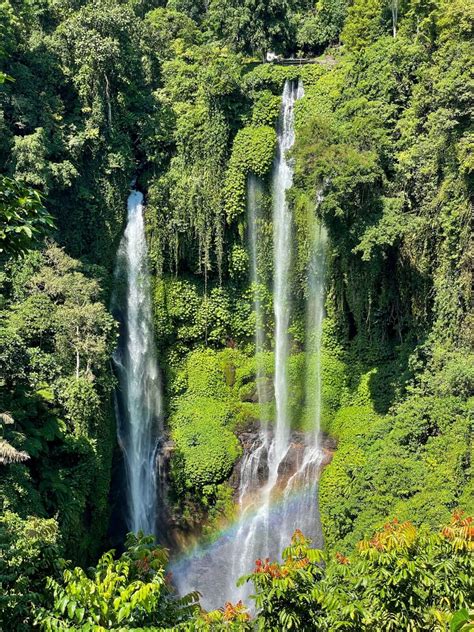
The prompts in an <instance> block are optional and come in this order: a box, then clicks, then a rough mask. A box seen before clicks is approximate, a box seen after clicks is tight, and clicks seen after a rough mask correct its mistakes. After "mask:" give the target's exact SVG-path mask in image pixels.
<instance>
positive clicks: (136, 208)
mask: <svg viewBox="0 0 474 632" xmlns="http://www.w3.org/2000/svg"><path fill="white" fill-rule="evenodd" d="M127 207H128V217H127V226H126V229H125V233H124V235H123V237H122V240H121V242H120V246H119V249H118V253H117V263H116V269H115V292H114V297H113V312H114V314H115V316H116V317H117V319H118V321H119V323H120V343H119V346H118V348H117V350H116V352H115V354H114V357H113V360H114V365H115V371H116V375H117V377H118V381H119V385H118V388H117V389H116V409H117V433H118V440H119V444H120V447H121V449H122V451H123V457H124V463H125V471H126V486H127V488H126V500H127V511H126V517H127V528H128V530H130V531H133V532H135V533H136V532H138V531H140V530H141V531H143V532H144V533H147V534H148V533H156V520H157V514H158V508H157V476H156V470H157V451H158V445H159V441H160V438H161V435H162V423H161V417H162V390H161V380H160V373H159V369H158V362H157V357H156V345H155V338H154V333H153V318H152V307H151V287H150V276H149V271H148V265H147V257H148V253H147V245H146V239H145V228H144V219H143V195H142V194H141V193H140V192H139V191H132V192H131V193H130V196H129V198H128V203H127Z"/></svg>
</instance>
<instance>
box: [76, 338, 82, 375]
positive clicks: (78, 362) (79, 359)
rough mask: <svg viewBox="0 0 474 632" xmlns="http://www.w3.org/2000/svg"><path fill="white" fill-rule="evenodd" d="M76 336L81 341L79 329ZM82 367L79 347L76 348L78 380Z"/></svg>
mask: <svg viewBox="0 0 474 632" xmlns="http://www.w3.org/2000/svg"><path fill="white" fill-rule="evenodd" d="M76 336H77V339H78V340H79V327H76ZM80 366H81V358H80V356H79V347H77V346H76V380H78V379H79V368H80Z"/></svg>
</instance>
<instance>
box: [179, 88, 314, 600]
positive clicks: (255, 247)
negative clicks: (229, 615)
mask: <svg viewBox="0 0 474 632" xmlns="http://www.w3.org/2000/svg"><path fill="white" fill-rule="evenodd" d="M302 96H303V87H302V85H301V83H298V84H296V83H295V82H290V81H287V82H286V83H285V87H284V91H283V98H282V106H281V114H280V120H279V125H278V149H277V153H276V157H275V161H274V166H273V179H272V199H273V207H272V221H273V305H274V319H275V331H274V341H275V346H274V383H273V387H274V396H275V420H274V423H273V424H269V423H268V419H266V418H264V417H263V418H261V411H262V406H261V404H262V401H263V400H264V398H265V396H266V392H265V389H264V388H263V387H262V384H263V383H264V381H265V380H267V383H268V380H269V376H265V372H264V367H263V365H262V363H261V359H260V357H261V353H260V352H261V351H262V350H263V349H264V348H265V329H264V325H265V323H264V320H263V310H262V304H261V300H260V294H259V285H261V281H262V280H261V278H260V277H261V273H260V270H259V261H260V260H261V259H262V256H264V255H265V253H261V252H260V251H259V247H260V244H261V243H262V240H261V239H259V230H258V227H259V219H260V218H261V213H262V208H261V202H260V201H261V197H262V185H261V182H260V181H259V180H258V179H257V178H256V177H254V176H249V178H248V180H247V225H248V249H249V261H250V281H251V287H252V288H253V304H254V310H255V322H256V328H255V348H256V356H255V361H256V399H257V402H258V404H259V406H258V410H259V411H260V415H259V419H258V422H259V429H258V430H257V432H254V433H253V434H252V433H250V434H251V436H252V437H253V439H252V441H251V444H250V445H246V446H245V449H244V454H243V456H242V459H241V462H240V467H239V489H238V491H237V502H238V506H237V510H238V519H237V521H236V523H235V524H234V525H232V527H231V528H230V529H228V530H227V531H225V532H224V533H223V534H221V536H220V537H219V538H218V539H217V540H216V541H215V542H213V543H212V544H210V545H209V544H208V545H203V546H197V547H196V548H195V549H194V550H193V551H192V553H191V554H189V555H187V556H183V558H182V559H180V560H177V561H176V562H175V563H174V564H173V565H172V573H173V577H174V580H175V583H176V585H177V587H178V590H179V592H180V593H181V594H184V593H186V592H189V591H191V590H198V591H199V592H200V593H201V594H202V599H201V603H202V604H203V606H204V607H205V608H207V609H212V608H216V607H220V606H222V605H223V604H224V603H225V602H226V601H228V600H229V599H230V600H232V601H234V602H235V601H237V600H240V599H242V600H244V601H245V602H246V604H247V605H248V606H250V607H252V603H251V600H249V595H250V594H251V592H252V585H251V584H244V585H242V586H239V587H237V586H236V582H237V580H238V578H239V577H241V576H242V575H245V574H247V573H249V572H251V571H252V569H253V568H254V565H255V560H256V559H258V558H267V557H269V558H273V559H279V558H280V555H281V551H282V550H283V548H285V547H286V546H287V545H288V543H289V541H290V539H291V536H292V534H293V532H294V531H295V529H297V528H299V529H301V530H302V531H303V532H304V533H305V534H306V535H307V536H308V537H310V538H311V539H312V541H313V544H314V545H315V546H319V545H321V527H320V523H319V509H318V498H317V491H318V489H317V488H318V480H319V473H320V468H321V464H322V460H323V450H322V448H321V446H320V440H319V439H320V417H321V394H322V391H321V336H322V323H323V316H324V268H325V266H324V263H325V244H326V233H325V231H324V229H323V228H320V227H319V226H318V227H316V228H315V230H314V239H313V243H312V253H313V254H312V258H311V261H310V263H309V266H308V296H307V349H306V352H307V358H308V362H307V367H306V402H305V409H306V412H307V416H308V415H309V421H308V420H307V423H306V426H307V427H306V430H305V431H300V432H294V431H292V429H291V424H292V419H291V414H290V411H289V410H288V401H289V379H288V362H289V355H290V341H289V326H290V316H291V312H290V302H291V288H290V283H291V265H292V237H293V228H292V226H293V220H292V216H291V210H290V208H289V205H288V201H287V191H288V189H289V188H290V187H291V185H292V181H293V164H292V161H291V159H290V158H289V156H288V150H289V149H291V147H292V145H293V143H294V140H295V131H294V107H295V103H296V101H297V100H298V99H299V98H301V97H302Z"/></svg>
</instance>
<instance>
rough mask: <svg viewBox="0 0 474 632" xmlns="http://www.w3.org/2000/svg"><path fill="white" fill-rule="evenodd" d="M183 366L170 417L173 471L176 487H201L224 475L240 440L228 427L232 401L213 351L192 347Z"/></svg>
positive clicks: (225, 476) (231, 419)
mask: <svg viewBox="0 0 474 632" xmlns="http://www.w3.org/2000/svg"><path fill="white" fill-rule="evenodd" d="M184 372H185V382H186V384H187V388H186V390H185V391H184V394H183V395H182V396H181V397H179V398H177V399H175V412H174V413H173V415H172V417H171V419H170V424H171V428H172V437H173V439H174V440H175V442H176V454H175V456H174V462H175V464H174V473H175V476H176V479H177V480H176V482H177V483H178V485H179V486H180V487H181V488H183V489H186V488H191V489H193V488H194V489H196V490H198V491H201V492H202V490H203V488H204V487H205V486H206V485H213V484H216V483H220V482H222V481H224V480H225V479H226V478H227V476H228V475H229V474H230V471H231V469H232V466H233V464H234V462H235V460H236V459H237V457H238V456H239V453H240V446H239V442H238V439H237V438H236V437H235V435H234V433H233V432H232V430H231V427H232V424H233V421H234V410H233V403H232V400H231V393H230V389H229V387H228V386H227V385H226V381H225V374H224V372H223V370H222V368H221V366H220V363H219V357H218V354H216V353H215V352H213V351H211V350H210V349H207V350H197V351H194V352H193V353H191V354H189V356H188V358H187V360H186V368H185V369H184Z"/></svg>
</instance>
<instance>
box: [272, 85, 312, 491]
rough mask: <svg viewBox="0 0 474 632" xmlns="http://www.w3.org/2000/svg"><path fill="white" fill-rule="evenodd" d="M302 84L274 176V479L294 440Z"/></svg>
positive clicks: (281, 136)
mask: <svg viewBox="0 0 474 632" xmlns="http://www.w3.org/2000/svg"><path fill="white" fill-rule="evenodd" d="M303 94H304V92H303V84H302V83H301V81H299V82H298V84H297V85H295V84H294V83H293V82H290V81H286V82H285V87H284V90H283V102H282V112H281V119H280V126H279V131H278V151H277V156H276V159H275V167H274V172H273V173H274V176H273V274H274V283H273V285H274V287H273V305H274V312H275V377H274V380H275V403H276V420H275V429H274V438H273V444H272V447H271V449H270V454H269V470H270V478H272V477H274V478H275V482H276V476H277V474H278V466H279V464H280V463H281V461H282V459H283V457H284V456H285V454H286V452H287V450H288V445H289V437H290V423H289V420H288V412H289V411H288V375H287V372H288V327H289V324H290V305H289V300H290V292H289V286H288V279H289V274H290V266H291V241H292V230H291V228H292V220H291V213H290V210H289V208H288V201H287V199H286V193H287V191H288V189H289V188H290V187H291V185H292V182H293V165H292V164H291V162H290V161H289V159H288V156H287V152H288V150H289V149H291V147H292V146H293V143H294V141H295V128H294V105H295V101H296V100H297V99H299V98H301V97H302V96H303Z"/></svg>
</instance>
